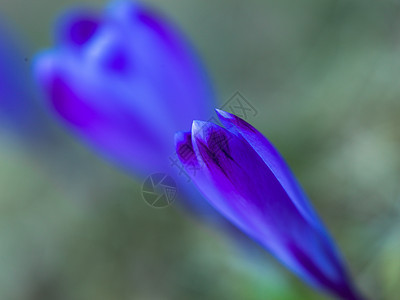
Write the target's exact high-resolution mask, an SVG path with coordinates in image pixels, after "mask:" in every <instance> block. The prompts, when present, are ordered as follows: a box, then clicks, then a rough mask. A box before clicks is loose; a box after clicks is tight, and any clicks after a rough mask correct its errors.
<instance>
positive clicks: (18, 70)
mask: <svg viewBox="0 0 400 300" xmlns="http://www.w3.org/2000/svg"><path fill="white" fill-rule="evenodd" d="M28 59H29V58H28V56H27V49H26V48H25V47H23V46H22V45H21V42H20V40H19V39H18V37H17V35H16V33H15V32H14V31H13V30H11V29H10V28H9V26H7V24H6V22H4V21H3V19H2V18H1V17H0V123H1V126H2V128H4V127H5V128H8V129H9V130H10V131H11V132H13V133H17V134H18V135H19V136H20V137H23V138H24V140H25V141H26V140H31V141H33V140H35V141H37V138H39V137H44V136H45V135H46V133H48V129H49V128H48V127H47V126H46V121H45V119H44V114H43V112H42V111H41V110H40V108H39V105H38V104H39V103H38V102H36V100H37V99H36V93H35V89H34V87H33V82H32V80H31V71H30V67H29V65H30V64H29V61H28Z"/></svg>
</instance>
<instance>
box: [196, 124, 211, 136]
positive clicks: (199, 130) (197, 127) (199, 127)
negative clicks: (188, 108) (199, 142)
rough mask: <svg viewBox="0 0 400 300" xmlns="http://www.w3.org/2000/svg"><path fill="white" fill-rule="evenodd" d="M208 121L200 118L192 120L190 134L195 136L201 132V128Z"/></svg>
mask: <svg viewBox="0 0 400 300" xmlns="http://www.w3.org/2000/svg"><path fill="white" fill-rule="evenodd" d="M208 124H209V123H208V122H205V121H200V120H193V123H192V135H193V136H195V135H197V134H201V133H202V130H203V129H204V128H206V126H207V125H208Z"/></svg>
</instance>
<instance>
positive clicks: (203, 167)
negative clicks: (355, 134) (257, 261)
mask: <svg viewBox="0 0 400 300" xmlns="http://www.w3.org/2000/svg"><path fill="white" fill-rule="evenodd" d="M217 113H218V115H219V118H220V120H221V122H222V124H223V125H224V126H225V127H226V129H225V128H222V127H220V126H218V125H215V124H213V123H209V122H201V121H194V122H193V125H192V131H191V132H187V133H178V134H177V135H176V150H177V153H178V155H179V157H180V160H181V161H182V163H183V164H184V165H185V166H186V167H187V168H188V169H196V170H197V172H196V173H193V172H191V173H190V174H191V176H192V179H193V181H194V182H195V184H196V185H197V187H198V188H199V190H200V191H201V192H202V193H203V194H204V196H205V197H206V199H207V200H208V201H209V202H210V203H211V204H212V205H213V206H214V208H216V210H217V211H219V212H220V213H221V214H222V215H223V216H225V217H226V218H227V219H228V220H229V221H231V222H232V223H233V224H234V225H236V226H237V227H238V228H239V229H241V230H242V231H243V232H244V233H246V234H247V235H248V236H250V237H251V238H253V239H254V240H256V241H257V242H259V243H260V244H261V245H262V246H263V247H264V248H265V249H267V250H268V251H270V252H271V253H272V254H273V255H274V256H275V257H276V258H277V259H279V260H280V261H281V262H282V263H283V264H284V265H286V266H287V267H288V268H289V269H290V270H292V271H293V272H294V273H296V274H297V275H298V276H299V277H301V278H302V279H303V280H305V281H306V282H308V283H309V284H311V285H312V286H314V287H317V288H320V289H324V290H326V291H328V292H330V293H331V294H332V295H335V296H337V297H339V298H341V299H353V300H355V299H361V298H360V296H358V294H357V293H356V292H355V290H354V288H353V287H352V284H351V282H350V279H349V276H348V275H347V272H346V269H345V267H344V264H343V262H342V259H341V258H340V255H339V253H338V251H337V249H336V248H335V245H334V243H333V241H332V239H331V238H330V237H329V235H328V233H327V230H326V229H325V227H324V225H323V224H322V222H321V221H320V219H319V218H318V216H317V214H316V212H315V211H314V209H313V208H312V206H311V204H310V202H309V200H308V199H307V196H306V195H305V193H304V192H303V190H302V189H301V187H300V185H299V184H298V182H297V180H296V178H295V177H294V175H293V174H292V172H291V171H290V169H289V167H288V166H287V164H286V163H285V161H284V160H283V158H282V157H281V156H280V154H279V153H278V151H277V150H276V149H275V148H274V146H273V145H272V144H271V143H270V142H269V141H268V140H267V139H266V138H265V137H264V136H263V135H262V134H261V133H260V132H258V131H257V130H256V129H255V128H253V127H252V126H251V125H249V124H248V123H246V122H245V121H243V120H242V119H240V118H238V117H236V116H234V115H232V114H229V113H226V112H223V111H218V110H217ZM182 149H185V151H184V152H183V151H182ZM189 152H191V155H188V153H189ZM181 153H185V154H186V155H185V157H183V156H182V154H181Z"/></svg>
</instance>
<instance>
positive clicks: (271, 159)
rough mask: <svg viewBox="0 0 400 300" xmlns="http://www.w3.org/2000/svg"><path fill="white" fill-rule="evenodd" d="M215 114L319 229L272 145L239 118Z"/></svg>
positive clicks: (301, 194) (281, 158) (287, 167)
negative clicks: (256, 155) (237, 135)
mask: <svg viewBox="0 0 400 300" xmlns="http://www.w3.org/2000/svg"><path fill="white" fill-rule="evenodd" d="M216 112H217V115H218V117H219V118H220V120H221V122H222V124H223V125H224V126H225V127H226V128H227V129H228V130H231V131H232V132H235V133H237V134H239V135H241V136H242V137H243V138H244V139H245V140H246V141H247V142H248V143H249V144H250V145H251V146H252V148H253V149H254V150H255V151H256V152H257V153H258V155H260V157H261V158H262V159H263V161H264V163H265V164H266V165H267V166H268V167H269V168H270V170H271V171H272V172H273V173H274V175H275V177H276V178H277V179H278V181H279V182H280V183H281V185H282V187H283V188H284V189H285V191H286V192H287V193H288V194H289V197H290V198H291V199H292V201H293V202H294V204H295V205H296V206H297V208H298V209H299V210H300V212H301V213H302V214H303V215H304V217H306V218H307V220H308V221H309V222H310V223H311V224H314V225H315V226H316V227H321V226H322V225H321V221H320V220H319V217H318V215H317V214H316V213H315V211H314V209H313V208H312V206H311V204H310V202H309V201H308V198H307V196H306V194H305V193H304V191H303V189H302V188H301V186H300V185H299V183H298V182H297V180H296V178H295V176H294V175H293V173H292V171H291V170H290V168H289V166H288V165H287V163H286V162H285V160H284V159H283V157H282V156H281V155H280V153H279V152H278V151H277V150H276V148H275V147H274V145H272V143H271V142H270V141H268V139H267V138H266V137H264V136H263V135H262V134H261V133H260V132H259V131H258V130H257V129H255V128H254V127H253V126H251V125H250V124H249V123H247V122H245V121H244V120H242V119H241V118H239V117H237V116H235V115H233V114H231V113H228V112H225V111H222V110H219V109H217V110H216Z"/></svg>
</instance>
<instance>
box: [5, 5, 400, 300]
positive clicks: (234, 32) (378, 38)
mask: <svg viewBox="0 0 400 300" xmlns="http://www.w3.org/2000/svg"><path fill="white" fill-rule="evenodd" d="M105 2H106V1H100V0H91V1H87V2H86V3H88V4H89V3H91V4H94V5H95V6H97V7H99V8H100V7H101V6H103V5H104V4H105ZM146 2H149V3H152V4H154V6H155V7H158V8H159V9H160V10H161V11H162V12H164V13H165V14H166V15H167V16H169V17H171V18H172V19H173V20H175V21H176V23H177V24H178V25H180V27H181V28H183V29H184V32H185V33H186V34H187V35H189V36H190V38H191V40H192V41H193V42H194V44H195V46H196V47H197V48H198V49H199V52H200V53H201V54H202V56H203V57H204V59H205V62H206V64H207V66H209V71H210V73H211V74H212V77H213V78H214V80H215V85H216V86H217V87H218V91H219V95H220V97H219V98H220V99H221V100H220V101H221V102H220V104H222V103H223V102H224V101H225V100H227V99H228V98H229V97H230V96H231V95H232V93H233V92H234V91H237V90H239V91H240V92H241V93H242V94H243V95H245V96H246V98H247V99H248V100H249V102H251V104H252V105H253V106H254V107H255V108H256V109H257V111H258V115H257V116H256V117H254V118H253V119H251V123H252V124H253V125H254V126H255V127H256V128H258V129H260V131H261V132H262V133H263V134H265V135H267V136H268V137H269V138H270V139H271V141H272V142H273V143H274V144H275V145H276V146H277V147H278V148H279V149H280V151H281V152H282V154H283V156H284V157H285V158H286V159H287V161H288V163H289V165H290V166H291V167H292V169H293V171H294V173H295V174H296V176H297V178H298V179H299V181H300V182H301V184H302V185H303V187H304V189H305V190H306V191H307V193H308V194H309V196H310V198H311V199H313V203H314V204H315V206H316V209H317V211H318V212H319V213H320V215H322V216H323V217H324V220H325V222H326V223H327V226H328V227H329V228H330V229H331V230H332V234H333V236H334V237H335V239H336V240H337V243H338V244H339V245H341V247H340V248H341V250H342V252H343V253H344V256H345V257H346V258H347V261H348V262H349V266H350V268H351V269H352V274H353V275H354V278H355V281H356V282H357V285H358V286H359V287H360V288H361V290H363V292H364V293H365V294H366V295H368V296H369V298H370V299H393V297H396V295H399V294H400V286H399V284H398V282H399V278H400V273H399V272H400V271H399V270H400V268H399V267H398V266H399V264H400V263H399V255H398V253H400V244H399V231H400V205H399V201H400V187H399V182H400V173H399V169H400V156H399V149H400V136H399V130H398V129H399V128H400V117H399V114H400V100H399V99H400V85H399V84H398V80H399V79H398V78H399V70H400V60H399V53H400V39H399V37H400V23H399V20H400V18H399V17H400V15H399V14H400V13H399V6H398V4H397V1H394V0H383V1H372V0H366V1H356V0H305V1H298V2H295V1H289V0H282V1H272V0H265V1H261V0H249V1H239V0H217V1H201V0H189V1H177V0H162V1H161V0H151V1H146ZM76 3H79V1H73V0H60V1H48V0H37V1H28V0H15V1H3V2H1V3H0V12H1V13H2V14H3V15H5V16H7V18H8V19H9V20H12V24H10V25H14V26H15V27H16V28H17V29H18V30H19V31H20V32H21V33H22V34H23V36H24V37H25V38H26V39H27V42H28V43H30V44H31V45H32V48H33V49H34V50H35V51H37V50H38V49H41V48H43V47H46V46H47V45H50V43H51V41H50V35H49V32H50V29H51V28H52V26H53V24H54V20H55V18H56V16H57V15H59V13H60V12H61V11H62V10H63V9H65V8H66V7H67V6H69V5H71V4H76ZM29 53H32V52H29ZM27 56H28V57H27V58H28V59H29V61H31V59H32V56H31V55H29V54H28V55H27ZM60 137H61V138H63V140H64V141H65V143H64V144H63V145H64V146H63V147H62V151H61V152H60V156H59V159H57V160H50V161H49V159H48V157H43V156H38V154H37V153H36V154H33V153H32V152H31V151H30V150H29V148H27V147H25V146H21V144H18V143H15V142H13V139H12V138H10V137H6V136H5V135H3V134H2V133H1V135H0V164H1V167H0V213H1V226H0V228H1V229H0V261H1V265H2V269H1V271H0V298H1V299H40V300H42V299H85V300H86V299H96V300H98V299H100V300H101V299H188V298H189V299H221V298H229V299H277V300H282V299H285V300H288V299H321V297H320V296H319V295H317V294H315V293H314V292H313V291H311V290H310V289H309V288H308V287H305V286H304V285H303V284H302V283H301V282H300V281H299V280H298V279H297V278H295V277H294V276H292V275H291V274H290V273H289V272H287V271H286V270H285V269H284V268H283V267H281V266H280V265H278V264H277V263H275V262H274V261H273V260H272V258H271V257H270V256H269V255H266V254H263V253H262V252H261V251H260V252H257V251H256V250H254V251H255V252H251V253H250V254H248V253H245V254H243V253H238V251H239V250H237V251H233V250H231V247H227V244H226V241H225V240H224V238H222V237H221V235H220V234H218V233H217V232H215V231H214V230H211V229H209V228H207V227H205V226H204V225H202V224H200V223H197V222H196V221H194V220H193V219H191V218H188V217H185V216H184V215H182V214H179V213H178V212H177V211H176V210H174V209H165V210H154V209H152V208H150V207H148V206H147V205H146V204H145V203H144V201H142V199H141V196H140V186H139V185H140V183H134V182H132V179H131V178H128V177H127V176H125V175H123V174H121V173H120V172H119V171H118V170H115V169H113V168H111V167H109V166H108V165H106V164H105V163H104V162H103V161H102V160H100V159H97V158H95V157H93V155H92V154H91V153H89V151H87V150H86V149H85V148H84V147H82V146H81V145H80V144H79V143H78V142H76V141H74V140H72V139H71V138H70V137H67V136H66V135H63V134H62V133H60ZM49 166H51V167H49ZM251 258H253V259H256V258H257V259H258V260H257V261H253V260H251Z"/></svg>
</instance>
